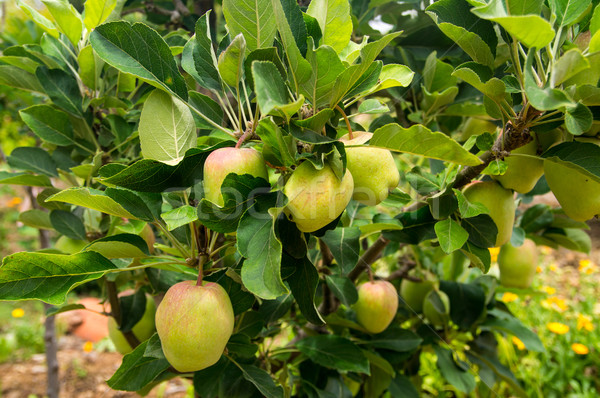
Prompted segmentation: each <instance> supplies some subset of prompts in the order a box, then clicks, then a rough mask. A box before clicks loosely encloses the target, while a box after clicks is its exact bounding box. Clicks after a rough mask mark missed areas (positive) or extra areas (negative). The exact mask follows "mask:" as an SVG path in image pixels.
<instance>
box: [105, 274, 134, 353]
mask: <svg viewBox="0 0 600 398" xmlns="http://www.w3.org/2000/svg"><path fill="white" fill-rule="evenodd" d="M106 292H107V293H108V301H109V302H110V312H111V315H112V317H113V318H115V321H116V322H117V326H119V327H121V305H120V303H119V296H118V294H117V285H116V284H115V282H112V281H108V280H107V281H106ZM122 333H123V336H125V339H126V340H127V342H128V343H129V345H130V346H131V348H135V347H137V346H138V345H140V341H139V340H138V338H137V337H136V335H135V334H133V332H132V331H131V330H130V331H128V332H122Z"/></svg>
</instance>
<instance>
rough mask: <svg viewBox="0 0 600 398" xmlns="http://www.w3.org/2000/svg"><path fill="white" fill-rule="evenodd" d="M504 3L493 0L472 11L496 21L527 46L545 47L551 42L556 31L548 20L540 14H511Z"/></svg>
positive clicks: (499, 0)
mask: <svg viewBox="0 0 600 398" xmlns="http://www.w3.org/2000/svg"><path fill="white" fill-rule="evenodd" d="M503 3H504V1H503V0H492V1H490V2H489V3H487V4H483V5H480V6H479V7H475V8H473V9H472V10H471V12H472V13H474V14H475V15H477V16H478V17H479V18H483V19H487V20H490V21H493V22H496V23H497V24H499V25H500V26H502V27H503V28H504V29H506V31H507V32H508V33H509V34H511V35H513V36H515V38H516V39H517V40H519V41H520V42H521V43H523V44H524V45H525V46H527V47H530V48H531V47H535V48H543V47H546V45H548V44H550V42H551V41H552V39H553V38H554V35H555V33H554V30H553V29H552V25H551V24H550V23H549V22H548V21H546V20H545V19H543V18H542V17H540V16H539V15H509V14H508V13H507V11H506V9H505V7H504V4H503ZM479 4H481V3H479Z"/></svg>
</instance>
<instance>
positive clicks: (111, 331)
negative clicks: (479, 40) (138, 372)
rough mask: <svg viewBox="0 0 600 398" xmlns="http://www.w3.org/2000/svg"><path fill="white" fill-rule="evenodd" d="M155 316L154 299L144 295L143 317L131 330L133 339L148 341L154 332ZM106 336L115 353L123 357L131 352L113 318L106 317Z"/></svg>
mask: <svg viewBox="0 0 600 398" xmlns="http://www.w3.org/2000/svg"><path fill="white" fill-rule="evenodd" d="M155 314H156V304H155V303H154V299H153V298H152V297H151V296H148V295H146V309H145V311H144V315H143V316H142V319H140V320H139V321H138V323H136V324H135V326H134V327H133V328H132V329H131V331H132V332H133V334H134V335H135V337H137V339H138V340H139V341H140V342H143V341H146V340H148V339H149V338H150V337H151V336H152V335H153V334H154V332H155V331H156V328H155V327H154V316H155ZM108 336H109V337H110V339H111V340H112V342H113V344H114V345H115V348H116V349H117V351H119V352H120V353H121V354H123V355H125V354H129V353H130V352H131V351H133V349H132V348H131V346H130V345H129V342H128V341H127V339H126V338H125V336H124V335H123V333H122V332H121V331H120V330H119V327H118V326H117V322H116V321H115V318H113V317H112V316H110V317H108Z"/></svg>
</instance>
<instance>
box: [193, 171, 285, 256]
mask: <svg viewBox="0 0 600 398" xmlns="http://www.w3.org/2000/svg"><path fill="white" fill-rule="evenodd" d="M270 190H271V186H270V185H269V183H268V181H265V180H263V179H262V178H260V177H254V176H251V175H250V174H244V175H238V174H234V173H230V174H229V175H227V177H225V179H224V180H223V183H222V184H221V193H222V195H223V206H222V207H219V206H217V205H216V204H214V203H212V202H211V201H209V200H207V199H202V200H201V201H200V203H199V204H198V220H200V222H201V223H202V225H205V226H206V227H208V228H210V229H212V230H213V231H216V232H221V233H228V232H234V231H235V230H236V229H238V224H239V223H240V218H243V217H244V216H245V215H247V214H246V210H247V209H249V208H252V207H253V206H254V204H255V200H257V199H259V196H263V197H265V196H266V197H268V200H272V199H273V198H275V197H276V196H277V193H272V194H269V191H270ZM273 202H274V200H273ZM252 211H253V213H256V210H254V209H253V210H252ZM254 215H256V214H254ZM258 215H259V216H263V217H264V218H265V219H269V220H270V219H271V217H270V216H269V215H266V214H262V213H259V214H258ZM248 216H249V214H248ZM240 228H241V227H240ZM240 244H241V243H240V242H239V240H238V246H239V245H240ZM240 253H242V254H243V252H242V251H241V250H240Z"/></svg>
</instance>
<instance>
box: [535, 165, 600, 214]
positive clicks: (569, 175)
mask: <svg viewBox="0 0 600 398" xmlns="http://www.w3.org/2000/svg"><path fill="white" fill-rule="evenodd" d="M544 174H545V175H546V181H547V182H548V186H549V187H550V189H551V190H552V193H554V196H556V200H558V203H560V205H561V206H562V209H563V211H564V212H565V214H566V215H567V216H569V217H570V218H572V219H573V220H575V221H586V220H589V219H591V218H593V217H594V216H595V215H597V214H600V183H599V182H597V181H595V180H593V179H591V178H590V177H589V176H587V175H585V174H583V173H580V172H579V171H577V170H575V169H572V168H570V167H568V166H565V165H563V164H559V163H555V162H552V161H550V160H547V159H546V160H544Z"/></svg>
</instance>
